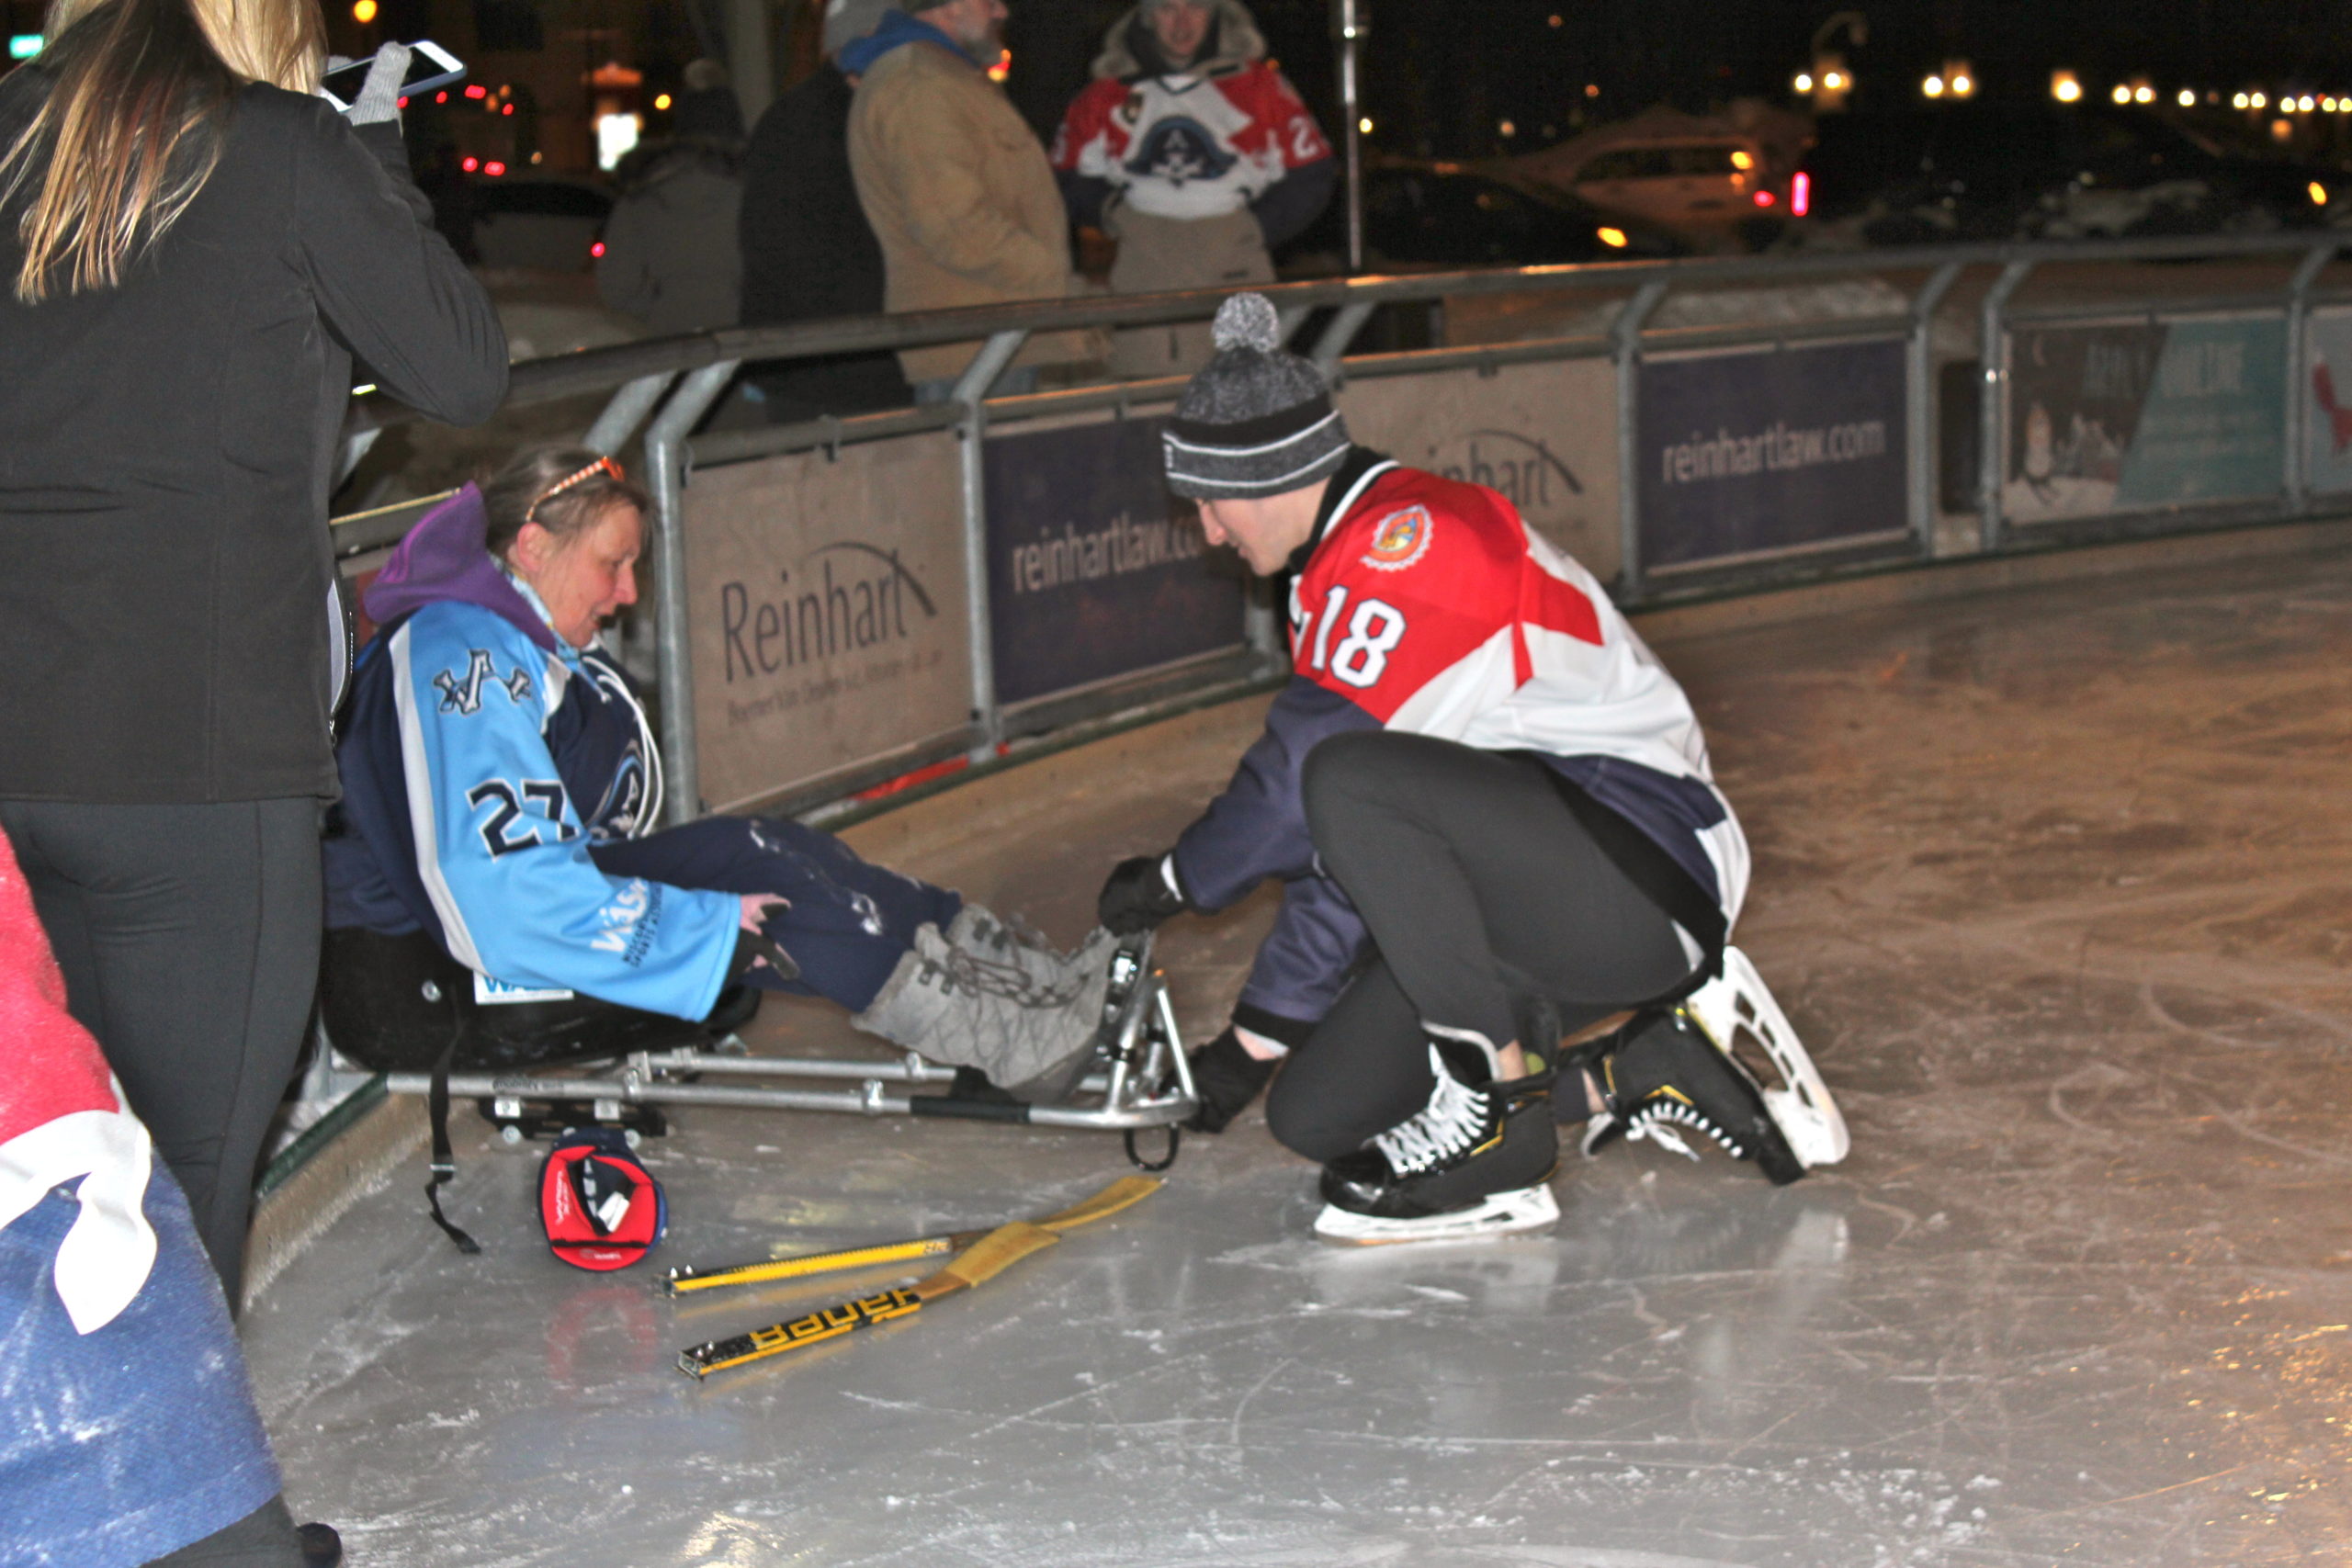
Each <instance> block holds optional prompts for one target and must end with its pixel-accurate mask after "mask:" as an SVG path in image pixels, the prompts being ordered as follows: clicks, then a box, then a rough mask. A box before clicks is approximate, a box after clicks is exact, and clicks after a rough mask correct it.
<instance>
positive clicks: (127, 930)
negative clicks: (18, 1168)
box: [0, 796, 322, 1312]
mask: <svg viewBox="0 0 2352 1568" xmlns="http://www.w3.org/2000/svg"><path fill="white" fill-rule="evenodd" d="M0 827H5V828H6V829H7V833H8V837H9V839H10V840H11V841H12V842H13V843H14V844H15V845H16V850H17V860H18V862H19V863H21V864H22V865H23V867H24V871H25V880H26V882H27V883H28V885H29V886H30V887H31V889H32V895H33V908H34V909H35V910H36V911H37V912H38V913H39V914H40V922H41V925H42V926H43V927H44V928H46V929H47V931H48V932H49V940H50V944H51V946H52V947H54V948H55V949H56V950H57V962H58V965H59V967H61V968H62V969H63V970H64V972H65V996H66V1006H67V1008H68V1009H69V1010H71V1011H72V1012H73V1014H74V1019H75V1020H76V1021H79V1022H80V1023H81V1025H82V1026H83V1027H84V1028H85V1029H87V1030H88V1031H89V1032H91V1033H92V1034H94V1035H96V1036H97V1041H98V1045H99V1048H100V1049H102V1050H103V1051H105V1053H106V1056H107V1065H108V1066H111V1067H112V1068H113V1069H114V1072H115V1076H116V1077H119V1078H120V1079H121V1080H122V1087H123V1092H124V1093H125V1094H126V1095H128V1096H129V1097H130V1109H131V1110H132V1111H136V1112H137V1113H138V1115H139V1119H140V1120H141V1121H142V1122H146V1123H147V1130H148V1131H149V1132H150V1133H152V1134H153V1135H154V1139H155V1146H156V1149H157V1150H158V1151H159V1152H160V1153H161V1154H162V1155H163V1156H164V1164H166V1165H167V1166H169V1167H170V1168H171V1172H172V1174H173V1175H174V1176H175V1177H176V1178H177V1179H179V1184H180V1189H181V1190H182V1191H184V1192H186V1193H187V1203H188V1208H189V1210H190V1211H191V1212H192V1213H194V1215H195V1217H196V1228H197V1234H198V1235H201V1236H202V1237H203V1238H204V1246H205V1250H206V1251H207V1252H209V1253H210V1254H211V1257H212V1264H213V1267H214V1268H215V1269H219V1270H220V1283H221V1287H222V1289H223V1290H224V1291H225V1292H227V1293H228V1297H229V1303H230V1310H232V1312H233V1311H234V1310H235V1309H236V1303H237V1299H238V1292H239V1288H240V1286H241V1284H242V1282H243V1274H244V1250H245V1225H246V1222H247V1220H248V1218H249V1217H250V1212H251V1209H252V1205H253V1185H254V1166H255V1165H256V1164H257V1163H258V1162H259V1160H260V1157H261V1145H262V1139H263V1137H264V1136H265V1135H266V1134H267V1132H268V1129H269V1120H270V1116H271V1114H272V1113H273V1112H274V1111H276V1109H277V1103H278V1100H280V1099H281V1098H283V1096H284V1095H285V1092H286V1086H287V1083H288V1080H290V1079H291V1078H292V1077H293V1075H294V1066H295V1061H296V1059H297V1057H298V1056H300V1053H301V1048H302V1033H303V1026H304V1025H305V1023H306V1022H307V1021H309V1018H310V1012H311V991H312V989H313V987H315V985H316V984H317V980H318V973H319V931H320V927H321V924H322V905H321V897H320V890H319V803H318V802H317V801H316V800H313V799H311V798H309V797H307V796H305V797H302V798H300V799H291V800H248V801H233V802H229V803H226V804H222V805H214V806H85V805H74V804H66V803H61V802H54V801H35V800H6V801H0Z"/></svg>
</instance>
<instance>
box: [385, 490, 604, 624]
mask: <svg viewBox="0 0 2352 1568" xmlns="http://www.w3.org/2000/svg"><path fill="white" fill-rule="evenodd" d="M489 534H490V513H488V512H486V511H485V510H483V507H482V501H481V488H480V487H479V486H476V485H470V484H469V485H468V486H466V487H465V488H464V489H463V490H461V491H458V493H457V494H455V495H453V496H451V497H450V498H449V499H448V500H447V501H445V502H441V504H440V505H438V506H435V507H434V508H433V509H432V510H431V511H429V512H427V513H425V514H424V516H422V517H420V518H418V519H417V520H416V526H415V527H413V528H411V529H410V530H409V531H408V533H407V535H406V536H403V537H402V538H401V542H400V543H399V544H398V545H396V546H395V547H393V549H392V554H391V558H390V559H388V560H387V561H385V562H384V566H383V570H380V571H379V572H378V573H377V574H376V581H373V582H371V583H369V584H368V592H366V593H364V594H362V595H361V596H360V603H361V604H364V605H366V606H367V609H368V618H369V619H370V620H372V621H374V622H375V623H376V624H377V625H378V626H390V624H391V623H392V622H394V621H396V620H398V619H399V618H400V617H401V616H402V615H414V614H415V613H416V612H417V611H419V610H422V609H424V607H425V606H426V605H427V604H439V603H441V602H442V601H444V600H455V601H457V602H458V604H472V605H476V606H478V607H479V608H481V609H484V610H488V611H490V612H492V614H493V615H502V616H503V617H505V618H506V619H507V620H509V621H512V622H514V623H515V625H516V626H520V627H522V628H523V631H524V634H525V635H526V636H527V637H529V638H530V639H531V640H532V641H533V642H535V643H537V644H538V645H539V646H540V647H541V648H544V649H547V650H548V652H549V653H555V654H560V653H561V652H563V649H561V648H560V647H559V646H558V645H557V643H556V637H555V633H554V632H553V631H552V630H550V629H549V628H548V624H547V622H546V621H544V620H542V619H541V618H540V617H539V614H538V612H537V610H534V609H533V608H532V607H531V604H530V602H529V601H528V600H526V599H525V598H524V597H523V595H522V594H521V593H519V592H516V591H515V584H514V583H513V582H512V581H508V579H507V576H506V573H505V571H504V570H503V569H502V568H501V567H500V566H499V564H498V562H497V561H496V560H495V559H493V558H492V556H491V553H490V551H489V549H488V547H486V546H485V545H484V544H483V542H482V541H483V540H484V539H485V538H487V537H488V536H489Z"/></svg>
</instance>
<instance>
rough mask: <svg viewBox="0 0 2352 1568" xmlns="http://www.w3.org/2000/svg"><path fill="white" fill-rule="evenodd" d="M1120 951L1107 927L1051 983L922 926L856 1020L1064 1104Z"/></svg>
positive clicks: (936, 1057)
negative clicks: (956, 944)
mask: <svg viewBox="0 0 2352 1568" xmlns="http://www.w3.org/2000/svg"><path fill="white" fill-rule="evenodd" d="M1117 947H1118V939H1117V938H1116V937H1114V936H1113V935H1112V934H1111V933H1110V932H1108V931H1096V932H1095V933H1094V934H1093V935H1092V936H1091V937H1089V938H1088V939H1087V940H1086V942H1085V944H1084V945H1083V946H1081V947H1080V949H1079V950H1078V951H1077V952H1076V953H1072V954H1071V955H1070V956H1069V958H1068V959H1065V960H1061V961H1060V962H1059V964H1058V967H1057V972H1056V973H1055V974H1054V975H1053V976H1052V977H1051V978H1050V979H1032V978H1030V977H1029V976H1028V975H1026V974H1025V973H1023V970H1022V969H1021V968H1020V967H1019V966H1016V965H1014V964H1005V963H991V962H989V961H986V960H983V959H980V958H978V957H975V956H974V955H973V954H972V953H966V952H962V951H960V950H958V949H957V948H956V947H954V946H951V945H950V944H949V942H948V941H947V939H946V938H944V937H943V936H941V935H940V934H939V928H938V927H936V926H931V925H925V926H920V927H917V928H916V930H915V941H914V946H913V947H912V948H910V949H909V950H908V953H907V954H906V956H905V957H903V958H901V959H899V966H898V967H897V968H896V969H894V970H892V971H891V973H890V978H889V979H888V981H886V982H884V984H883V987H882V989H881V992H880V994H879V995H877V996H876V997H875V998H874V1002H873V1005H872V1006H870V1007H868V1008H867V1009H866V1010H865V1011H864V1012H862V1013H859V1014H858V1015H857V1016H856V1017H855V1018H854V1019H852V1020H851V1022H853V1023H854V1024H856V1025H857V1027H858V1028H860V1029H863V1030H865V1031H866V1032H868V1033H872V1034H879V1035H881V1036H882V1037H883V1038H884V1039H886V1040H889V1041H892V1042H894V1043H898V1044H900V1045H903V1046H905V1047H906V1048H907V1049H908V1050H910V1051H914V1052H917V1053H919V1054H921V1055H924V1056H927V1057H929V1058H930V1059H931V1060H933V1061H934V1062H939V1063H943V1064H944V1065H945V1066H952V1067H978V1069H979V1070H980V1071H982V1072H984V1073H986V1074H988V1076H989V1081H990V1082H992V1083H994V1084H996V1085H997V1086H998V1087H999V1088H1001V1089H1005V1090H1006V1091H1007V1092H1009V1093H1011V1094H1012V1095H1014V1096H1016V1097H1018V1098H1020V1099H1023V1100H1042V1101H1052V1100H1060V1099H1063V1098H1065V1097H1067V1096H1068V1095H1069V1092H1070V1090H1071V1089H1073V1088H1074V1087H1076V1085H1077V1082H1078V1080H1079V1078H1080V1077H1082V1076H1083V1075H1084V1073H1085V1071H1086V1066H1087V1064H1088V1063H1089V1062H1090V1061H1091V1060H1092V1059H1093V1055H1094V1044H1095V1041H1096V1038H1097V1036H1098V1035H1099V1033H1100V1032H1101V1029H1102V1023H1103V998H1104V996H1105V994H1106V993H1107V992H1108V991H1109V990H1110V985H1111V955H1112V954H1113V953H1114V952H1115V951H1116V950H1117Z"/></svg>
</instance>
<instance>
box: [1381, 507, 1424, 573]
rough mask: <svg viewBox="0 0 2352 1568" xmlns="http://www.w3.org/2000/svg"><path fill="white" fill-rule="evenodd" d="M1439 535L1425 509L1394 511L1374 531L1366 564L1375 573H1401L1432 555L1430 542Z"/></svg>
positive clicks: (1409, 508) (1415, 508)
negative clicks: (1424, 557) (1431, 538)
mask: <svg viewBox="0 0 2352 1568" xmlns="http://www.w3.org/2000/svg"><path fill="white" fill-rule="evenodd" d="M1436 532H1437V525H1436V523H1435V522H1434V521H1433V520H1432V519H1431V518H1430V510H1429V508H1428V507H1426V506H1408V507H1407V508H1405V510H1404V511H1402V512H1392V513H1389V514H1388V515H1387V516H1385V517H1384V518H1382V519H1381V520H1380V526H1379V527H1377V528H1375V529H1374V530H1373V535H1372V548H1371V550H1370V551H1369V552H1367V553H1366V554H1365V556H1364V558H1363V564H1364V565H1366V566H1368V567H1370V568H1372V570H1374V571H1402V570H1405V569H1406V568H1407V567H1408V566H1411V565H1412V564H1413V563H1414V562H1415V561H1417V560H1419V559H1420V558H1422V557H1423V556H1425V555H1427V554H1429V551H1430V537H1431V536H1433V535H1434V534H1435V533H1436Z"/></svg>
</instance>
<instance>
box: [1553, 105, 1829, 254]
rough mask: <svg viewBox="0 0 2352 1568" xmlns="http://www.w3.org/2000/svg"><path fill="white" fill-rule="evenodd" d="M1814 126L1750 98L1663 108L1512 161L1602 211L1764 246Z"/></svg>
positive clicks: (1719, 244)
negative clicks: (1725, 108)
mask: <svg viewBox="0 0 2352 1568" xmlns="http://www.w3.org/2000/svg"><path fill="white" fill-rule="evenodd" d="M1809 130H1810V128H1809V126H1808V125H1807V123H1806V122H1805V120H1804V118H1801V117H1799V116H1795V115H1792V114H1789V113H1788V112H1786V111H1785V110H1777V109H1774V108H1772V107H1770V106H1768V105H1763V104H1759V103H1756V102H1753V101H1752V100H1741V101H1740V102H1739V103H1738V104H1736V105H1735V106H1734V108H1733V111H1732V112H1726V113H1724V114H1722V115H1690V114H1684V113H1682V112H1681V111H1680V110H1679V109H1675V108H1671V107H1666V106H1664V105H1660V106H1658V107H1654V108H1649V109H1645V110H1644V111H1643V112H1642V113H1640V114H1637V115H1635V116H1634V117H1633V118H1630V119H1624V120H1619V121H1617V122H1615V123H1613V124H1611V125H1604V126H1601V127H1600V128H1598V129H1596V130H1589V131H1586V132H1585V133H1584V134H1583V135H1581V136H1577V137H1572V138H1570V139H1569V140H1568V141H1563V142H1561V143H1560V144H1559V145H1557V146H1555V147H1547V148H1545V149H1544V150H1543V151H1542V152H1531V153H1527V154H1525V155H1524V156H1521V157H1518V158H1514V159H1512V160H1510V163H1509V164H1508V165H1506V166H1507V167H1508V168H1509V169H1510V173H1511V175H1512V177H1513V178H1515V179H1517V180H1520V181H1521V182H1523V183H1524V184H1525V185H1527V186H1532V187H1535V188H1539V189H1544V190H1550V191H1554V192H1556V193H1558V194H1559V195H1561V196H1563V197H1569V198H1572V199H1574V200H1577V201H1580V202H1582V203H1584V204H1585V205H1586V206H1588V207H1589V208H1591V209H1593V210H1595V211H1597V212H1601V213H1606V214H1609V215H1611V217H1612V218H1615V219H1617V220H1632V221H1634V222H1639V223H1645V224H1648V225H1651V226H1653V227H1655V228H1657V229H1661V230H1665V231H1669V232H1672V233H1674V234H1677V235H1679V236H1680V237H1681V238H1682V239H1684V240H1685V241H1687V242H1688V243H1691V244H1695V245H1700V246H1702V247H1705V248H1709V249H1724V248H1726V247H1729V246H1731V245H1734V244H1736V243H1742V244H1754V243H1758V241H1759V240H1760V239H1762V238H1764V237H1765V236H1764V235H1761V234H1759V233H1758V230H1759V229H1770V230H1771V231H1777V230H1778V228H1779V225H1780V220H1781V215H1782V213H1783V212H1784V210H1785V202H1786V191H1785V188H1784V186H1785V176H1786V175H1787V174H1788V172H1789V170H1790V168H1791V167H1792V166H1793V164H1794V163H1795V160H1796V155H1797V152H1799V151H1800V150H1801V149H1802V148H1803V146H1804V144H1805V141H1807V139H1808V136H1809Z"/></svg>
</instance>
